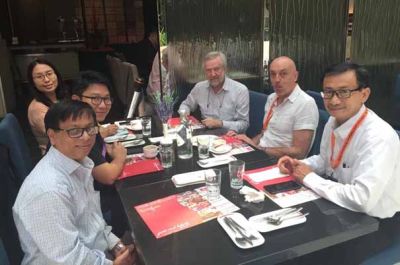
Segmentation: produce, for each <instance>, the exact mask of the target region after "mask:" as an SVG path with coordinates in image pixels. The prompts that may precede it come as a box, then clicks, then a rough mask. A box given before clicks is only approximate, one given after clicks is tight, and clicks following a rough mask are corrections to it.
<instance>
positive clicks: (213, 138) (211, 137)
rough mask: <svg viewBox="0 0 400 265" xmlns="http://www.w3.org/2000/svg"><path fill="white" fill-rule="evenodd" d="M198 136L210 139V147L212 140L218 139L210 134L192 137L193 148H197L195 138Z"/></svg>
mask: <svg viewBox="0 0 400 265" xmlns="http://www.w3.org/2000/svg"><path fill="white" fill-rule="evenodd" d="M199 136H208V137H210V146H211V143H212V142H213V141H214V140H216V139H218V138H219V137H218V136H216V135H211V134H203V135H196V136H193V137H192V145H193V146H197V137H199Z"/></svg>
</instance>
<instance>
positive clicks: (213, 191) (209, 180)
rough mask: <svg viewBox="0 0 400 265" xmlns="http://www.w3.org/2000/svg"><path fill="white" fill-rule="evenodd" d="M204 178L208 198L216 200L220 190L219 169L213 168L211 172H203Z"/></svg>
mask: <svg viewBox="0 0 400 265" xmlns="http://www.w3.org/2000/svg"><path fill="white" fill-rule="evenodd" d="M205 180H206V187H207V198H208V200H210V201H213V200H217V199H218V198H219V195H220V190H221V170H220V169H213V172H210V173H205Z"/></svg>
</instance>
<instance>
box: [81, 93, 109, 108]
mask: <svg viewBox="0 0 400 265" xmlns="http://www.w3.org/2000/svg"><path fill="white" fill-rule="evenodd" d="M81 97H82V98H90V101H91V102H92V104H94V105H100V104H101V102H102V101H103V102H104V104H106V105H107V106H109V105H111V104H112V103H113V101H114V99H113V98H112V97H99V96H94V97H89V96H84V95H82V96H81ZM98 100H100V101H99V102H97V101H98Z"/></svg>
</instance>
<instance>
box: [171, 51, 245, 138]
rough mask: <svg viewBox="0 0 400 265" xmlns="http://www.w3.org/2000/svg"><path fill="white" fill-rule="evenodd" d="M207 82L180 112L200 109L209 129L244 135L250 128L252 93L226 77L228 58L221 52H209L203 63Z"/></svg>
mask: <svg viewBox="0 0 400 265" xmlns="http://www.w3.org/2000/svg"><path fill="white" fill-rule="evenodd" d="M203 67H204V73H205V75H206V77H207V80H205V81H201V82H199V83H197V84H196V85H195V86H194V87H193V89H192V91H190V93H189V95H188V96H187V98H186V99H185V100H184V101H183V102H182V104H181V105H180V107H179V110H186V111H188V112H193V111H195V110H196V109H197V108H200V112H201V116H202V121H201V122H202V123H203V124H204V125H205V126H206V127H207V128H225V129H226V130H229V131H234V132H236V133H244V132H245V131H246V129H247V127H249V91H248V90H247V87H246V86H245V85H243V84H241V83H239V82H237V81H234V80H232V79H230V78H228V77H227V76H226V75H225V71H226V70H227V69H226V68H227V62H226V57H225V55H224V54H223V53H222V52H210V53H208V54H207V55H206V56H205V58H204V62H203Z"/></svg>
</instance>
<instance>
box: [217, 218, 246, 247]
mask: <svg viewBox="0 0 400 265" xmlns="http://www.w3.org/2000/svg"><path fill="white" fill-rule="evenodd" d="M223 221H224V223H225V224H226V225H227V226H228V227H229V229H230V230H231V231H232V232H233V233H234V234H235V235H234V238H235V241H236V242H237V243H238V244H239V245H245V244H246V243H248V244H250V245H251V246H252V245H253V242H252V241H251V240H250V239H249V238H247V237H246V236H245V235H244V234H243V233H242V231H240V230H239V229H238V228H236V227H235V226H234V225H233V224H232V219H230V218H229V217H224V218H223Z"/></svg>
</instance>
